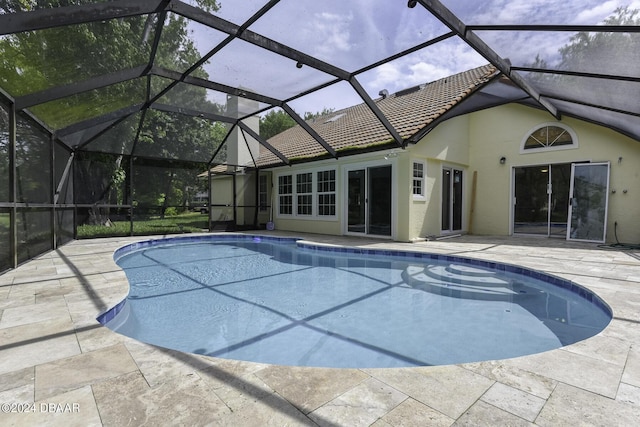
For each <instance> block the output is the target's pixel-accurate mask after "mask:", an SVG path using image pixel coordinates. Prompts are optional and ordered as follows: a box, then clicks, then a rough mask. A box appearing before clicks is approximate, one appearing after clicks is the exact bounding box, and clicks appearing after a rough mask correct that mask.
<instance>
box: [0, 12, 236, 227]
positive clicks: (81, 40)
mask: <svg viewBox="0 0 640 427" xmlns="http://www.w3.org/2000/svg"><path fill="white" fill-rule="evenodd" d="M85 3H93V1H91V0H75V1H73V0H38V1H36V0H21V1H0V12H1V13H16V12H26V11H30V10H34V9H43V8H52V7H60V6H68V5H73V4H85ZM196 3H197V5H198V6H200V7H202V8H203V9H205V10H207V11H209V12H211V11H215V10H217V9H218V8H219V7H220V5H219V3H218V2H217V1H215V0H197V1H196ZM158 16H159V15H158V14H150V15H148V16H132V17H127V18H118V19H111V20H106V21H100V22H90V23H86V24H79V25H71V26H62V27H56V28H50V29H45V30H37V31H30V32H24V33H18V34H11V35H8V36H5V37H3V38H2V39H0V86H1V87H2V88H3V89H5V90H7V91H8V92H9V93H10V94H11V95H13V96H21V95H25V94H29V93H34V92H38V91H41V90H44V89H48V88H50V87H55V86H59V85H64V84H68V83H72V82H78V81H82V80H86V79H88V78H94V77H98V76H100V75H103V74H107V73H111V72H114V71H119V70H126V69H129V68H133V67H137V66H139V65H144V64H147V63H148V62H149V60H150V53H151V44H152V43H153V39H154V33H153V32H154V30H155V29H157V26H158V25H157V24H158ZM199 59H200V53H199V52H198V51H197V49H196V47H195V44H194V42H193V40H192V39H191V38H190V35H189V31H188V22H187V19H186V18H184V17H182V16H178V15H175V14H171V13H169V14H167V18H166V20H165V21H164V23H163V26H162V37H161V42H160V44H159V46H158V51H157V53H156V56H155V60H154V64H156V65H160V66H163V67H166V68H169V69H172V70H176V71H180V72H182V71H184V70H186V69H187V68H189V67H190V66H191V65H192V64H193V63H195V62H196V61H197V60H199ZM193 75H194V76H197V77H201V78H207V75H206V72H205V71H203V70H201V69H200V70H197V71H196V72H194V73H193ZM170 83H171V81H169V80H167V79H162V78H159V77H152V78H151V86H150V87H151V96H153V95H155V94H157V93H159V92H160V91H162V90H163V89H164V88H166V87H167V85H168V84H170ZM146 87H147V78H146V77H143V78H139V79H135V80H130V81H125V82H121V83H118V84H114V85H111V86H108V87H105V88H101V89H97V90H93V91H89V92H84V93H81V94H79V95H75V96H70V97H67V98H63V99H58V100H55V101H51V102H48V103H46V104H41V105H37V106H34V107H32V108H31V111H32V112H33V113H34V114H35V115H36V116H37V117H38V118H40V119H41V120H42V121H43V122H44V123H45V124H47V125H48V126H49V127H50V128H51V129H53V130H55V129H59V128H62V127H65V126H68V125H70V124H72V123H75V122H79V121H82V120H85V119H88V118H92V117H97V116H100V115H102V114H105V113H108V112H111V111H115V110H117V109H119V108H123V107H127V106H130V105H133V104H137V103H142V102H144V101H145V100H146ZM160 102H162V103H166V104H173V105H177V106H180V107H186V108H192V109H199V110H201V111H207V112H213V113H217V112H220V111H221V110H222V109H223V108H224V107H223V106H218V105H215V104H213V103H212V102H210V101H209V100H208V99H207V93H206V89H204V88H201V87H196V86H192V85H187V84H179V85H177V86H176V87H175V88H174V89H172V90H171V91H169V92H168V93H167V94H166V95H165V96H163V97H162V99H161V100H160ZM178 116H179V117H178ZM139 124H140V116H133V117H132V119H131V120H129V119H127V120H125V121H124V122H122V123H120V124H118V125H117V126H116V127H114V128H112V129H110V130H109V131H108V132H106V133H105V134H104V135H103V136H101V137H100V138H99V140H96V141H95V142H92V143H91V146H89V147H85V148H84V149H86V150H89V151H91V150H95V151H97V152H101V153H99V154H96V155H93V156H85V157H84V161H83V162H79V164H78V167H77V168H76V173H78V174H80V178H81V179H80V180H79V181H78V182H82V183H83V184H84V185H85V186H86V188H84V189H83V190H84V191H83V192H82V197H84V198H87V200H84V203H95V204H111V203H113V202H114V201H115V199H117V201H118V203H120V202H121V200H122V198H123V197H124V196H123V192H122V191H121V190H120V189H121V187H122V186H123V183H124V182H125V181H126V180H127V177H126V173H128V168H127V167H122V165H123V155H126V153H127V150H130V147H131V146H132V145H133V141H134V140H135V138H136V136H137V135H140V137H139V140H138V142H137V146H140V147H141V149H142V150H143V151H145V152H146V155H151V156H153V157H159V158H165V159H172V158H180V156H181V155H182V156H183V157H184V154H185V153H188V154H189V158H190V159H191V160H196V161H198V162H202V163H207V162H208V161H209V160H210V157H211V155H212V154H213V152H214V151H215V147H217V146H218V145H219V144H220V142H221V140H222V138H223V137H224V135H225V134H226V130H225V128H224V126H223V125H221V124H219V123H214V122H211V121H208V120H204V119H200V118H196V117H188V116H183V115H178V114H168V113H163V112H159V111H154V110H148V112H147V113H146V117H145V120H144V121H143V124H142V127H141V129H140V133H138V126H139ZM145 144H148V147H145ZM127 147H128V148H127ZM153 150H155V152H153V153H152V154H150V153H151V152H152V151H153ZM109 153H112V154H109ZM114 154H115V155H114ZM199 155H200V157H198V156H199ZM28 160H29V159H25V161H27V162H28ZM32 160H33V161H34V162H33V163H34V164H35V160H36V159H35V158H34V159H32ZM109 165H110V166H109ZM201 168H202V166H201V165H200V166H199V170H201ZM92 170H93V172H96V171H97V170H99V171H100V173H99V174H98V175H99V178H96V179H82V177H89V176H91V172H92ZM166 174H167V177H168V178H170V179H168V180H164V179H162V180H160V179H159V180H156V181H155V182H154V183H155V184H156V185H157V186H162V187H163V189H162V190H163V192H164V193H165V194H178V193H180V188H181V186H183V183H182V182H181V181H182V179H181V175H180V174H177V173H174V172H170V171H167V172H166ZM185 179H188V178H185ZM167 182H169V183H170V185H172V187H171V188H168V187H167ZM134 184H135V181H134ZM163 184H165V185H163ZM79 190H80V189H76V191H79ZM108 212H109V211H108V210H105V211H104V212H94V215H93V217H94V218H96V222H98V223H105V222H107V221H105V219H108Z"/></svg>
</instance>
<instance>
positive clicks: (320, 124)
mask: <svg viewBox="0 0 640 427" xmlns="http://www.w3.org/2000/svg"><path fill="white" fill-rule="evenodd" d="M496 74H497V70H496V68H495V67H494V66H492V65H485V66H482V67H478V68H474V69H472V70H468V71H465V72H462V73H459V74H455V75H453V76H449V77H446V78H442V79H440V80H436V81H434V82H431V83H427V84H423V85H420V86H416V87H413V88H409V89H405V90H402V91H399V92H397V93H395V94H392V95H388V96H387V97H381V98H378V99H376V100H375V103H376V105H377V106H378V108H379V109H380V110H381V111H382V112H383V113H384V115H385V116H386V117H387V118H388V120H389V122H390V123H391V125H392V126H393V127H394V128H395V129H396V130H397V131H398V133H399V134H400V136H401V137H402V138H403V139H407V138H409V137H411V136H412V135H414V134H415V133H416V132H418V131H419V130H421V129H423V128H424V127H425V126H427V125H428V124H429V123H432V122H433V121H434V120H436V119H437V118H439V117H440V116H442V115H443V114H444V113H445V112H447V111H449V110H450V109H451V108H452V107H454V106H455V105H457V104H458V103H460V102H461V101H462V100H463V99H465V98H466V97H467V96H469V95H470V94H471V93H473V92H474V91H475V90H476V89H479V88H480V87H482V86H483V85H484V84H485V83H487V82H489V81H490V80H491V79H492V78H493V77H494V76H495V75H496ZM307 123H308V124H309V126H310V127H311V128H312V129H313V130H315V131H316V132H317V133H318V134H319V135H320V136H321V137H322V138H323V139H324V140H325V141H326V142H327V144H329V145H330V146H331V147H332V148H333V149H334V150H336V151H337V152H338V155H340V152H341V151H342V152H344V151H347V150H358V149H360V150H362V149H366V148H368V147H372V146H376V145H379V146H382V145H386V144H389V143H393V138H392V136H391V134H389V132H388V131H387V130H386V129H385V127H384V126H383V125H382V124H381V123H380V121H379V120H378V119H377V118H376V116H375V115H374V114H373V113H372V112H371V110H370V109H369V108H368V107H367V106H366V104H364V103H363V104H359V105H355V106H353V107H348V108H345V109H342V110H339V111H335V112H332V113H330V114H327V115H324V116H320V117H317V118H315V119H314V120H310V121H308V122H307ZM268 142H269V144H271V145H272V146H273V147H274V148H275V149H277V150H278V151H280V152H281V153H282V154H284V155H285V156H286V157H287V158H289V159H290V160H292V161H295V160H299V159H303V158H304V159H310V158H316V157H323V156H326V155H327V152H326V151H325V149H324V148H323V147H322V146H321V145H320V144H319V143H318V142H317V141H316V140H315V139H313V138H312V137H311V135H309V134H308V133H307V132H306V131H305V130H304V129H303V128H302V127H301V126H295V127H293V128H290V129H287V130H285V131H284V132H282V133H280V134H278V135H275V136H273V137H272V138H271V139H269V141H268ZM281 163H282V162H281V160H280V159H279V158H278V157H277V156H275V155H274V154H273V153H271V152H270V151H269V150H268V149H266V148H265V147H263V146H260V156H259V158H258V160H257V166H258V167H265V166H275V165H278V164H281Z"/></svg>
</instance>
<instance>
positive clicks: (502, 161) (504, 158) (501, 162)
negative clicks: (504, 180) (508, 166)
mask: <svg viewBox="0 0 640 427" xmlns="http://www.w3.org/2000/svg"><path fill="white" fill-rule="evenodd" d="M506 161H507V158H506V157H505V156H502V157H500V164H501V165H504V164H505V163H506Z"/></svg>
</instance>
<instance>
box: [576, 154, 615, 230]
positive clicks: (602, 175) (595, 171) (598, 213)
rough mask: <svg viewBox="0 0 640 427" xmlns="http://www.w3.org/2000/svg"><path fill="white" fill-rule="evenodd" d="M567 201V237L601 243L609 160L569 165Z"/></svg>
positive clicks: (604, 221)
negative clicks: (568, 197) (569, 193)
mask: <svg viewBox="0 0 640 427" xmlns="http://www.w3.org/2000/svg"><path fill="white" fill-rule="evenodd" d="M570 200H571V206H570V207H569V231H568V232H567V239H570V240H583V241H588V242H604V241H605V238H606V231H607V208H608V203H609V163H581V164H574V165H572V168H571V199H570Z"/></svg>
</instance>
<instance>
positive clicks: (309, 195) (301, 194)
mask: <svg viewBox="0 0 640 427" xmlns="http://www.w3.org/2000/svg"><path fill="white" fill-rule="evenodd" d="M303 176H304V177H309V178H310V180H309V181H305V182H301V181H302V180H301V179H300V178H301V177H303ZM305 179H306V178H305ZM313 184H314V179H313V172H307V171H304V172H296V174H295V192H294V193H295V200H296V202H295V207H296V210H295V211H294V212H295V216H305V217H309V216H313V213H314V211H315V203H313V199H314V196H313ZM302 186H305V187H307V188H308V190H309V191H301V190H302ZM302 198H304V199H308V200H310V201H311V203H310V204H307V203H301V199H302ZM307 207H310V208H311V209H310V211H309V212H307V213H302V212H300V210H301V209H303V208H307Z"/></svg>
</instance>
